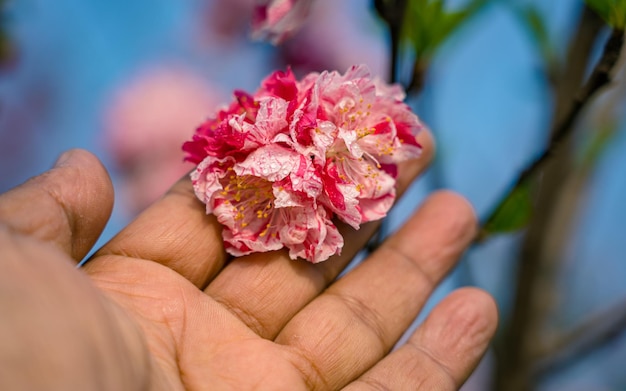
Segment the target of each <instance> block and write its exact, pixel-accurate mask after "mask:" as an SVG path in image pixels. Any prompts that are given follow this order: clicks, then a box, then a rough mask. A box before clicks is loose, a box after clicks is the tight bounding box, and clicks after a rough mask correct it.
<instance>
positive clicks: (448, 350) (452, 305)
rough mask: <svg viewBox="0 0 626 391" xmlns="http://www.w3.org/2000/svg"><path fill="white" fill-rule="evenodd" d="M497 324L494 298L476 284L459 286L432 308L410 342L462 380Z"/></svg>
mask: <svg viewBox="0 0 626 391" xmlns="http://www.w3.org/2000/svg"><path fill="white" fill-rule="evenodd" d="M497 326H498V310H497V306H496V303H495V300H494V299H493V298H492V297H491V295H489V294H488V293H487V292H485V291H483V290H481V289H478V288H460V289H458V290H456V291H454V292H452V293H451V294H450V295H448V297H446V298H445V299H444V300H443V301H442V302H441V303H439V305H437V306H436V307H435V309H433V311H432V312H431V314H430V315H429V316H428V318H427V319H426V321H425V322H424V324H423V325H422V326H421V327H420V329H419V330H418V332H417V333H416V335H415V336H414V337H413V338H412V340H411V343H414V344H417V345H419V346H420V347H421V348H422V349H424V350H426V351H427V352H428V353H429V354H430V355H431V356H432V357H433V358H434V359H435V360H436V361H437V362H438V363H439V364H440V365H441V366H443V367H444V368H446V371H447V372H448V373H449V374H450V375H451V376H452V377H453V378H454V379H455V381H456V382H457V384H462V383H463V382H464V381H465V380H466V379H467V377H469V375H470V374H471V373H472V371H473V370H474V369H475V367H476V366H477V365H478V363H479V362H480V359H481V358H482V356H483V355H484V354H485V352H486V351H487V348H488V346H489V343H490V341H491V339H492V338H493V336H494V334H495V332H496V329H497Z"/></svg>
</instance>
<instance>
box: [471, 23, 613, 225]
mask: <svg viewBox="0 0 626 391" xmlns="http://www.w3.org/2000/svg"><path fill="white" fill-rule="evenodd" d="M623 45H624V31H623V30H617V29H614V30H613V31H612V33H611V37H610V38H609V40H608V41H607V43H606V45H605V47H604V52H603V55H602V58H601V60H600V61H599V62H598V64H597V65H596V67H595V68H594V70H593V73H592V74H591V76H590V77H589V80H588V81H587V83H586V84H585V86H584V87H583V88H582V89H581V91H580V92H579V94H578V95H577V96H576V98H575V99H574V102H573V104H572V105H571V108H570V110H569V112H568V113H567V115H566V116H565V118H564V119H563V120H562V122H561V123H560V124H559V125H558V127H556V128H555V130H554V132H553V133H552V137H551V139H550V143H549V146H548V148H546V149H545V150H544V151H543V152H542V153H541V155H539V156H538V157H537V158H536V159H535V161H534V162H533V163H532V164H531V165H530V166H529V167H527V168H526V169H525V170H524V171H522V173H521V174H520V176H519V177H518V178H517V180H516V181H515V182H514V184H513V185H512V186H511V187H510V189H511V190H510V191H513V189H515V188H516V187H517V186H519V185H520V184H522V183H524V182H526V181H527V180H529V179H531V178H534V177H535V176H536V175H537V173H538V172H539V171H541V170H542V169H543V167H544V165H545V164H546V161H548V160H549V159H550V157H552V156H553V155H554V154H555V152H556V151H558V150H559V148H560V147H561V144H562V143H563V141H564V140H565V139H566V138H567V137H569V135H570V134H571V133H572V131H573V129H574V127H573V126H572V125H573V124H574V123H575V122H576V120H577V119H578V117H579V115H580V114H581V112H582V109H583V108H584V107H585V106H586V105H587V103H589V102H590V100H591V98H593V96H594V95H595V94H596V93H597V92H598V91H600V90H601V89H602V88H603V87H605V86H606V85H608V84H609V83H610V81H611V71H612V69H613V68H614V67H615V64H616V63H617V60H618V59H619V54H620V52H621V49H622V47H623ZM509 194H510V192H508V193H507V194H505V195H504V196H503V197H502V198H501V201H500V202H498V204H497V205H496V207H495V208H493V209H492V212H491V213H490V214H489V215H488V217H487V218H486V219H484V222H485V223H486V222H488V221H490V220H491V219H492V218H493V217H494V214H495V211H496V210H498V208H499V207H500V205H501V204H502V203H503V202H504V200H506V199H507V197H508V196H509ZM485 223H484V224H483V226H484V225H485Z"/></svg>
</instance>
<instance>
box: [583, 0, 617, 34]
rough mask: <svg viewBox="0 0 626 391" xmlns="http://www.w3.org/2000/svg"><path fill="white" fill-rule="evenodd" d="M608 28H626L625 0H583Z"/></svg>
mask: <svg viewBox="0 0 626 391" xmlns="http://www.w3.org/2000/svg"><path fill="white" fill-rule="evenodd" d="M585 3H586V4H587V6H589V8H591V9H592V10H594V11H595V12H596V13H597V14H598V15H599V16H600V17H601V18H602V19H603V20H604V21H605V22H606V23H607V24H608V25H609V26H611V27H613V28H616V29H620V30H624V28H625V27H626V0H585Z"/></svg>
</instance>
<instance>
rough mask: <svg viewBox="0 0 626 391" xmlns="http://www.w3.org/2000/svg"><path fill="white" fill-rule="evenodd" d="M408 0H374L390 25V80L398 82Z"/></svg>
mask: <svg viewBox="0 0 626 391" xmlns="http://www.w3.org/2000/svg"><path fill="white" fill-rule="evenodd" d="M407 3H408V0H374V7H375V8H376V11H377V12H378V14H379V15H380V17H381V18H382V19H383V20H384V21H385V22H386V23H387V25H388V26H389V35H390V38H391V44H390V48H391V50H390V51H391V53H390V60H391V63H390V66H389V81H390V82H392V83H394V82H398V64H399V62H400V36H401V33H402V26H403V24H404V14H405V11H406V6H407Z"/></svg>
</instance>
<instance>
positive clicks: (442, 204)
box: [426, 190, 478, 238]
mask: <svg viewBox="0 0 626 391" xmlns="http://www.w3.org/2000/svg"><path fill="white" fill-rule="evenodd" d="M426 202H428V203H432V204H436V205H437V207H439V208H442V209H444V211H445V214H446V216H447V217H448V218H449V219H454V221H457V223H458V225H459V226H460V227H461V230H462V231H464V232H467V236H468V238H473V237H474V236H475V234H476V231H477V229H478V215H477V214H476V209H475V208H474V206H473V205H472V203H471V202H469V200H468V199H467V198H465V197H464V196H462V195H461V194H459V193H456V192H454V191H452V190H438V191H436V192H434V193H433V194H432V195H431V196H430V197H429V198H428V199H427V201H426Z"/></svg>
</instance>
